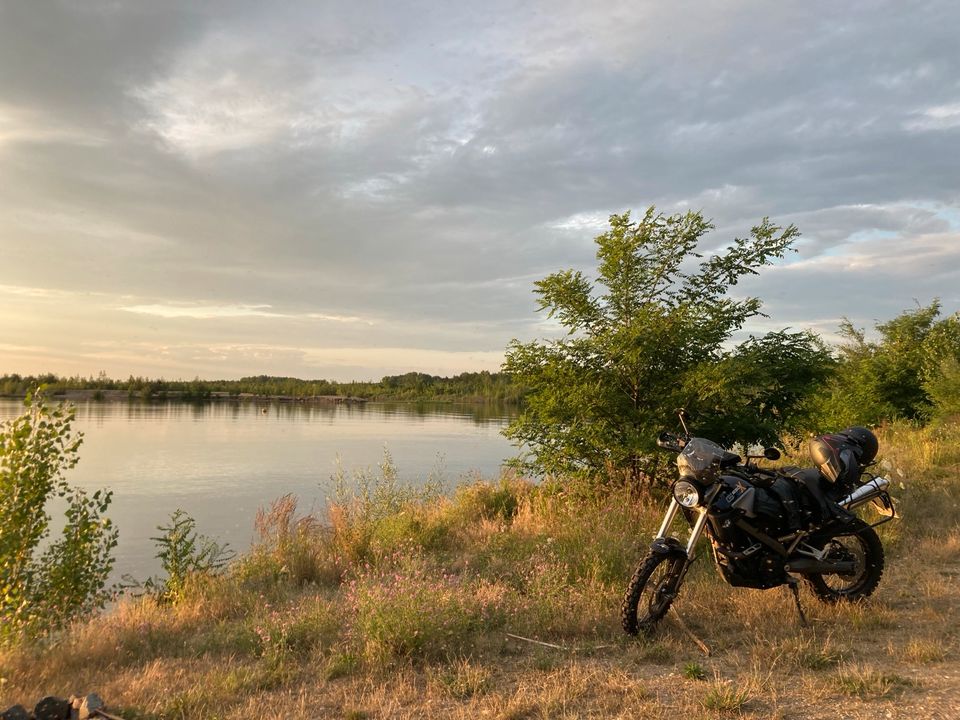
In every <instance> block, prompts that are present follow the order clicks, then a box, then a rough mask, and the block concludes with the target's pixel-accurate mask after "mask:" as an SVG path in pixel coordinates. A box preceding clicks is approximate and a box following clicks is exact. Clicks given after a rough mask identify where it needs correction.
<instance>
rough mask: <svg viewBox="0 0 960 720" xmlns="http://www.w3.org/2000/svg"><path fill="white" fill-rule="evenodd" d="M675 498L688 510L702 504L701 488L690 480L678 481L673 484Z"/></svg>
mask: <svg viewBox="0 0 960 720" xmlns="http://www.w3.org/2000/svg"><path fill="white" fill-rule="evenodd" d="M673 497H674V498H675V499H676V501H677V502H678V503H680V504H681V505H683V506H684V507H686V508H692V507H696V506H697V505H699V504H700V499H701V498H700V488H698V487H697V486H696V485H694V484H693V483H692V482H690V481H689V480H677V481H676V482H675V483H674V484H673Z"/></svg>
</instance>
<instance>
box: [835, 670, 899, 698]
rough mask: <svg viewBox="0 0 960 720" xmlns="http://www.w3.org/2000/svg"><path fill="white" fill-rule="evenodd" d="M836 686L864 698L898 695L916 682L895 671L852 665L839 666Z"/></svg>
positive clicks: (847, 692) (842, 690)
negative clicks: (885, 671) (888, 671)
mask: <svg viewBox="0 0 960 720" xmlns="http://www.w3.org/2000/svg"><path fill="white" fill-rule="evenodd" d="M836 685H837V688H838V689H839V690H840V691H841V692H844V693H846V694H847V695H854V696H856V697H859V698H863V699H865V700H872V699H878V698H884V697H889V696H893V695H899V694H900V693H902V692H903V691H904V690H906V689H908V688H911V687H915V686H916V682H914V681H913V680H910V679H909V678H905V677H903V676H901V675H897V674H896V673H884V672H881V671H879V670H876V669H874V668H872V667H863V666H859V665H852V666H849V667H844V668H841V669H840V671H839V672H838V673H837V676H836Z"/></svg>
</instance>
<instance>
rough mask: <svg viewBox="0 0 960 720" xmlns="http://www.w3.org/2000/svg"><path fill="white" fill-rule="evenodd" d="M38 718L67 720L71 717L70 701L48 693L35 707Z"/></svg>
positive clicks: (42, 719) (34, 714)
mask: <svg viewBox="0 0 960 720" xmlns="http://www.w3.org/2000/svg"><path fill="white" fill-rule="evenodd" d="M33 716H34V717H35V718H36V720H67V718H69V717H70V703H68V702H67V701H66V700H64V699H63V698H58V697H54V696H53V695H47V697H45V698H43V699H42V700H40V702H38V703H37V704H36V706H35V707H34V708H33Z"/></svg>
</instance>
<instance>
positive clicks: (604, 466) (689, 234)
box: [503, 207, 829, 482]
mask: <svg viewBox="0 0 960 720" xmlns="http://www.w3.org/2000/svg"><path fill="white" fill-rule="evenodd" d="M712 227H713V226H712V224H711V223H710V222H709V221H708V220H706V219H705V218H704V217H703V216H702V214H700V213H698V212H688V213H686V214H677V215H670V216H666V215H664V214H662V213H657V212H656V210H655V209H654V208H652V207H651V208H650V209H648V210H647V212H646V213H645V214H644V216H643V218H642V219H641V220H640V221H639V222H636V221H634V220H632V219H631V216H630V213H626V214H623V215H613V216H611V217H610V229H609V230H608V231H607V232H606V233H604V234H602V235H600V236H599V237H597V238H596V244H597V260H598V273H597V274H598V277H597V280H596V281H591V280H589V279H588V278H587V277H586V276H585V275H584V274H583V273H581V272H579V271H573V270H564V271H561V272H557V273H554V274H552V275H550V276H548V277H546V278H544V279H543V280H540V281H539V282H537V283H536V289H535V292H536V294H537V295H538V296H539V305H540V310H545V311H546V312H547V314H548V316H549V317H551V318H555V319H556V320H558V321H559V322H560V324H561V325H562V326H563V327H564V328H566V330H567V333H568V335H567V337H566V338H563V339H558V340H552V341H546V342H540V341H535V342H530V343H521V342H519V341H516V340H514V341H513V342H512V343H511V344H510V346H509V347H508V348H507V352H506V360H505V362H504V368H503V369H504V370H505V371H506V372H508V373H510V374H511V376H512V377H513V378H514V380H515V381H516V382H518V383H519V384H520V385H522V386H524V387H526V388H527V391H528V394H527V396H526V398H527V403H526V406H525V408H524V410H523V411H522V413H521V414H520V416H519V417H518V418H517V419H516V420H514V421H513V422H512V423H511V424H510V425H509V426H508V427H507V428H506V430H505V431H504V434H505V435H506V436H507V437H509V438H511V439H512V440H514V441H515V442H516V443H518V444H520V445H521V446H522V447H524V448H525V450H526V451H527V454H526V455H525V456H524V457H523V458H521V462H522V463H524V464H526V466H527V468H528V469H531V470H533V471H535V472H539V473H545V474H565V475H569V474H574V475H581V476H588V477H592V478H607V477H611V476H617V475H619V476H625V477H626V478H627V479H628V480H629V481H631V482H642V481H644V480H649V479H650V478H651V477H652V476H653V474H654V471H655V466H654V463H655V462H656V458H657V457H658V456H657V454H656V453H654V452H653V450H654V441H655V438H656V435H657V433H658V432H659V430H661V429H662V428H663V427H664V426H672V425H674V424H675V423H676V415H675V414H674V409H675V408H677V407H680V406H683V407H686V408H688V409H689V410H690V411H691V416H693V417H694V418H695V422H696V425H697V429H698V431H700V430H701V428H709V432H710V433H711V437H712V438H713V439H715V440H717V441H719V442H732V441H735V440H739V441H744V442H753V441H766V442H770V441H772V440H775V439H776V433H777V432H779V431H781V430H782V429H784V428H785V427H788V426H789V425H790V423H791V421H793V420H795V419H796V418H797V417H798V416H799V415H800V414H802V412H801V411H802V408H801V406H802V405H803V401H804V399H805V397H806V395H807V394H808V390H809V385H810V383H811V382H812V381H813V380H815V379H816V378H819V377H822V376H823V374H824V373H825V372H826V366H827V364H828V362H829V357H828V354H827V352H826V350H825V349H824V348H823V347H822V345H820V344H819V342H818V341H816V339H815V338H814V337H812V336H810V335H808V334H805V333H787V332H784V333H775V334H772V335H769V336H766V337H764V338H752V339H750V340H748V341H747V342H745V343H743V344H742V345H740V346H738V347H736V348H734V349H732V350H731V349H729V348H728V347H727V344H728V341H729V339H730V337H731V335H732V334H733V333H734V332H735V331H737V330H739V329H740V328H741V327H742V326H743V324H744V323H745V322H746V321H747V320H748V319H749V318H751V317H754V316H756V315H759V314H761V303H760V300H759V299H757V298H753V297H745V298H733V297H730V296H728V294H727V292H728V290H729V289H730V288H731V287H733V286H734V285H736V284H737V282H738V281H739V280H740V279H741V278H742V277H744V276H746V275H752V274H756V272H757V270H758V269H759V268H760V267H762V266H764V265H767V264H769V263H770V262H772V261H773V259H775V258H780V257H783V255H784V253H785V252H786V251H787V249H788V248H789V247H790V245H791V243H792V242H793V241H794V239H795V238H796V237H798V235H799V233H798V231H797V229H796V228H795V227H793V226H792V225H791V226H789V227H787V228H781V227H779V226H777V225H775V224H773V223H771V222H770V221H769V220H767V219H764V220H763V221H761V222H760V223H759V224H758V225H757V226H756V227H754V228H753V229H752V231H751V234H750V237H748V238H745V239H744V238H738V239H736V240H734V241H733V242H732V243H730V244H729V245H728V246H727V247H725V248H723V249H722V250H721V251H720V252H718V253H717V254H712V255H709V256H706V255H703V254H701V253H700V252H698V249H697V248H698V246H699V244H700V242H701V240H702V238H703V236H704V235H705V234H706V233H707V232H708V231H709V230H711V229H712ZM697 261H698V262H697ZM807 367H808V368H809V369H806V370H805V369H804V368H807Z"/></svg>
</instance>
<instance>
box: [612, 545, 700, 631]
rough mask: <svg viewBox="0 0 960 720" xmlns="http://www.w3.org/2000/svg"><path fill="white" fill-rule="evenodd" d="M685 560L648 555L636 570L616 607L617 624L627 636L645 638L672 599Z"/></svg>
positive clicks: (663, 555) (654, 554) (656, 554)
mask: <svg viewBox="0 0 960 720" xmlns="http://www.w3.org/2000/svg"><path fill="white" fill-rule="evenodd" d="M685 562H686V560H685V559H684V558H683V557H679V556H676V555H665V554H663V553H649V554H648V555H647V556H646V557H645V558H644V559H643V561H642V562H641V563H640V565H639V567H637V571H636V572H635V573H634V574H633V577H632V578H631V579H630V585H629V586H627V591H626V593H624V595H623V603H622V604H621V605H620V623H621V625H623V630H624V632H626V633H627V634H629V635H638V634H641V633H642V634H644V635H649V634H650V633H651V632H652V631H653V628H654V627H655V626H656V624H657V623H658V622H659V621H660V618H662V617H663V616H664V615H666V614H667V610H669V609H670V605H671V603H672V602H673V599H674V598H675V597H676V594H677V590H678V589H679V588H678V583H679V579H680V575H681V573H682V572H683V565H684V563H685Z"/></svg>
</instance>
